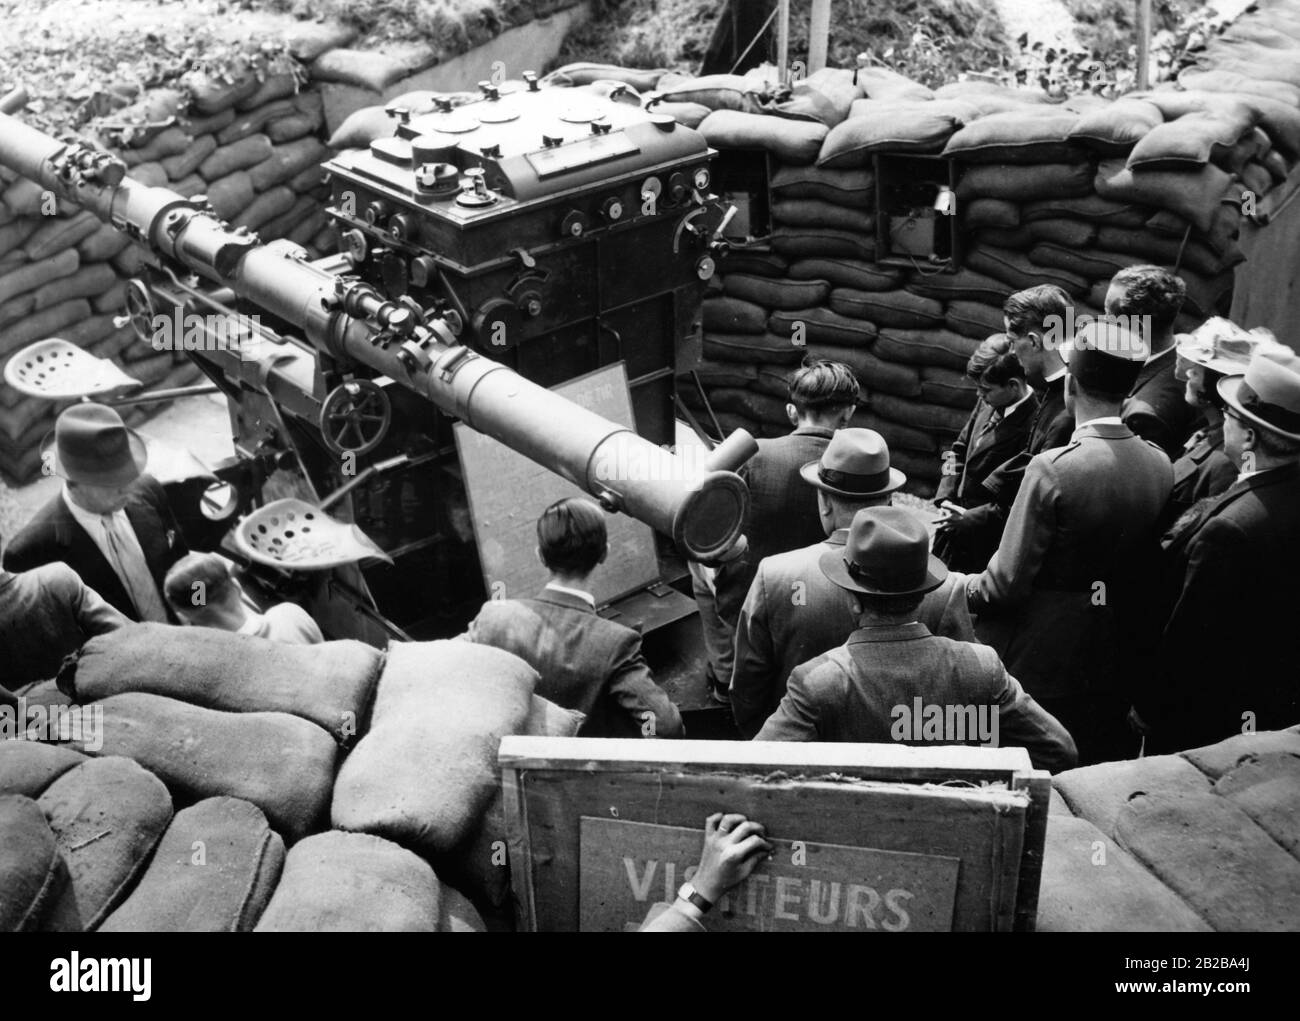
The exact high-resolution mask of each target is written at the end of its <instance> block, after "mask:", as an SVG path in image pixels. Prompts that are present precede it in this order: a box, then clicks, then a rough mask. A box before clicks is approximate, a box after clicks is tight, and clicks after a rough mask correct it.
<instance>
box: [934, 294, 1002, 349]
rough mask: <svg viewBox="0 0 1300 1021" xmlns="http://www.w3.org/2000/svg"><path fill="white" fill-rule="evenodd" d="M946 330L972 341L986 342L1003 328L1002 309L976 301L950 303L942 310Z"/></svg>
mask: <svg viewBox="0 0 1300 1021" xmlns="http://www.w3.org/2000/svg"><path fill="white" fill-rule="evenodd" d="M943 321H944V324H945V325H946V326H947V327H948V329H950V330H952V331H953V332H954V333H960V334H961V335H962V336H964V337H971V338H972V339H974V340H987V339H988V338H989V337H991V336H992V335H993V334H995V333H1001V332H1002V331H1003V329H1004V328H1005V325H1006V324H1005V322H1004V321H1003V315H1002V309H1001V308H993V307H991V306H989V305H985V304H982V303H980V302H977V301H950V302H948V306H947V307H946V308H945V309H944V310H943Z"/></svg>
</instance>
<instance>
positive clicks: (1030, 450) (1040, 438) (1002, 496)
mask: <svg viewBox="0 0 1300 1021" xmlns="http://www.w3.org/2000/svg"><path fill="white" fill-rule="evenodd" d="M1036 393H1037V396H1038V407H1037V408H1035V409H1034V413H1033V416H1032V417H1031V418H1030V420H1029V440H1028V442H1027V443H1026V444H1025V448H1024V450H1022V451H1020V452H1019V453H1018V454H1016V455H1015V456H1014V457H1010V458H1008V459H1007V461H1006V462H1005V463H1004V464H1001V465H999V466H998V467H997V468H995V469H993V471H991V472H989V474H988V476H987V477H986V478H985V479H984V488H985V489H987V490H988V491H989V493H990V494H991V495H992V497H993V499H994V501H996V505H997V506H998V507H1001V508H1002V509H1003V511H1004V512H1005V511H1006V510H1008V509H1010V507H1011V505H1012V504H1013V503H1015V502H1016V494H1017V493H1018V492H1020V486H1021V483H1022V482H1023V481H1024V478H1025V469H1027V468H1028V467H1029V462H1030V461H1032V460H1033V459H1034V457H1035V456H1036V455H1038V454H1041V453H1042V452H1043V451H1044V450H1051V449H1053V448H1054V447H1063V446H1065V445H1066V444H1067V443H1069V442H1070V436H1071V434H1072V433H1073V432H1074V415H1072V414H1071V413H1070V412H1069V411H1066V410H1065V377H1064V376H1062V377H1061V378H1060V379H1055V380H1053V381H1052V382H1050V383H1048V384H1047V386H1046V388H1044V389H1043V390H1041V391H1036Z"/></svg>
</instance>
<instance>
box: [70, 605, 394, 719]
mask: <svg viewBox="0 0 1300 1021" xmlns="http://www.w3.org/2000/svg"><path fill="white" fill-rule="evenodd" d="M382 663H383V655H382V654H381V653H380V652H379V651H378V650H377V649H374V648H372V647H371V646H369V645H366V644H365V643H364V642H357V641H352V640H344V641H337V642H324V643H322V644H319V645H290V644H287V643H284V642H273V641H270V640H268V639H265V638H256V637H253V636H252V635H240V634H233V633H231V632H228V631H220V630H217V629H215V628H198V627H196V628H174V627H170V626H169V625H166V624H130V625H127V626H125V627H120V628H117V629H115V630H113V631H110V632H108V633H106V634H102V635H97V636H96V637H94V638H92V639H91V640H90V641H89V642H87V643H86V644H85V645H83V646H82V647H81V650H80V651H79V652H78V653H77V654H76V658H75V660H73V661H72V662H71V663H69V664H66V665H65V667H64V669H63V670H62V671H61V672H60V675H59V686H60V687H61V688H62V689H63V690H64V691H66V692H67V693H68V694H69V695H71V696H72V697H73V698H74V699H76V700H78V701H82V702H94V701H98V700H99V699H102V698H107V697H108V696H110V695H120V694H122V693H123V692H131V691H142V692H148V693H149V694H152V695H165V696H166V697H168V698H174V699H180V700H181V701H183V702H190V703H192V704H194V705H198V706H204V707H206V708H208V709H220V710H223V711H225V712H232V713H245V712H267V713H272V712H279V713H290V714H292V715H294V716H300V717H302V718H303V719H305V720H311V721H312V722H313V723H315V724H316V725H317V726H319V727H321V728H323V729H324V730H326V731H328V732H329V733H331V734H333V735H334V737H335V738H336V739H337V740H338V741H339V742H340V743H348V742H349V741H350V740H351V739H352V738H353V737H355V736H356V735H357V734H359V733H361V732H362V731H363V730H364V729H365V722H366V714H367V711H368V709H369V706H370V702H371V699H372V697H373V695H374V690H375V682H376V680H377V679H378V677H379V670H380V666H381V665H382Z"/></svg>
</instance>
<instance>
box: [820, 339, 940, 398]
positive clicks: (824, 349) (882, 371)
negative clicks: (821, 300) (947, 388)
mask: <svg viewBox="0 0 1300 1021" xmlns="http://www.w3.org/2000/svg"><path fill="white" fill-rule="evenodd" d="M808 354H809V355H810V356H811V357H813V358H827V359H829V360H830V361H834V362H843V363H844V364H845V365H847V366H849V368H851V369H852V370H853V373H854V375H856V376H857V377H858V380H859V382H861V383H862V386H863V387H864V388H865V389H866V390H867V391H868V392H869V393H871V394H872V395H873V398H874V395H875V394H876V393H885V394H892V395H894V396H896V397H919V396H920V394H921V377H920V375H919V374H918V373H917V370H916V369H915V368H914V367H912V366H910V365H898V364H896V363H894V362H886V361H882V360H881V359H879V358H877V357H876V356H875V355H873V354H872V353H871V352H870V351H868V350H866V349H865V348H860V347H832V346H830V345H826V344H809V345H808Z"/></svg>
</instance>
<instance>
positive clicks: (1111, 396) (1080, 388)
mask: <svg viewBox="0 0 1300 1021" xmlns="http://www.w3.org/2000/svg"><path fill="white" fill-rule="evenodd" d="M1073 378H1074V389H1075V390H1076V391H1077V392H1078V393H1079V394H1080V395H1082V396H1084V397H1087V398H1090V399H1091V400H1094V401H1104V402H1105V403H1107V404H1123V403H1124V400H1125V398H1127V397H1128V391H1127V390H1124V391H1119V392H1115V391H1111V390H1098V389H1096V388H1094V387H1090V386H1084V385H1083V384H1082V383H1080V382H1079V379H1078V377H1077V376H1076V377H1073Z"/></svg>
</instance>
